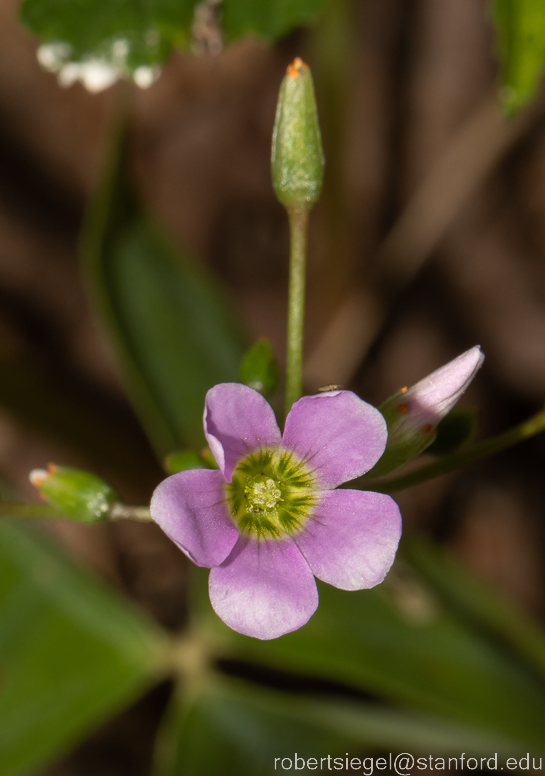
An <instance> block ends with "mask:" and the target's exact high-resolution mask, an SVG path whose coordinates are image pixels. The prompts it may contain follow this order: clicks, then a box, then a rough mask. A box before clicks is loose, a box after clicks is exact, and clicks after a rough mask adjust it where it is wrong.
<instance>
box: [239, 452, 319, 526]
mask: <svg viewBox="0 0 545 776" xmlns="http://www.w3.org/2000/svg"><path fill="white" fill-rule="evenodd" d="M226 487H227V503H228V506H229V512H230V514H231V517H232V519H233V520H234V522H235V523H236V525H237V527H238V529H239V530H240V531H241V533H244V534H246V535H248V536H254V537H256V538H258V539H269V538H274V539H281V538H283V537H285V536H293V535H294V534H296V533H299V532H300V531H301V530H302V528H303V525H304V524H305V522H306V521H307V520H308V518H309V517H310V516H311V514H312V511H313V509H314V506H315V505H316V501H317V489H316V476H315V474H314V472H313V471H312V470H311V469H310V468H309V466H308V465H307V464H306V463H305V462H304V461H302V460H300V459H299V458H298V457H297V456H296V455H295V453H293V452H291V450H282V449H269V448H262V449H260V450H256V451H255V452H253V453H250V454H249V455H247V456H245V457H244V458H242V459H241V460H240V461H239V462H238V464H237V466H236V468H235V470H234V472H233V480H232V482H230V483H228V484H227V486H226Z"/></svg>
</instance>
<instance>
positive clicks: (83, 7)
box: [21, 0, 326, 75]
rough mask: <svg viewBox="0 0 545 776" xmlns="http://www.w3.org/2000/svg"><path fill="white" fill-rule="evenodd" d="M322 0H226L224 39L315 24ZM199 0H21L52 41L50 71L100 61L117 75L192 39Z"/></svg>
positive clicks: (45, 39)
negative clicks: (114, 70)
mask: <svg viewBox="0 0 545 776" xmlns="http://www.w3.org/2000/svg"><path fill="white" fill-rule="evenodd" d="M325 1H326V0H259V2H255V0H224V2H223V3H222V11H221V15H220V17H221V20H222V25H223V28H224V32H225V37H226V39H227V40H228V41H233V40H236V39H237V38H239V37H241V36H243V35H247V34H253V35H256V36H258V37H260V38H262V39H263V40H266V41H269V42H272V41H274V40H276V39H278V38H279V37H281V36H282V35H285V34H286V33H288V32H289V31H290V30H291V29H293V28H294V27H297V26H301V25H308V24H311V23H313V22H314V21H315V20H316V19H317V17H318V14H319V12H320V10H321V8H322V7H323V6H324V4H325ZM198 2H199V0H148V1H147V2H146V3H142V2H140V0H72V2H67V0H25V1H24V2H23V4H22V6H21V20H22V21H23V23H24V24H26V26H27V27H28V28H29V29H30V30H31V31H32V32H33V33H34V34H35V35H37V36H38V37H39V38H40V40H41V41H42V43H45V44H52V45H53V47H54V48H53V49H51V56H53V58H54V59H56V60H57V64H58V66H57V67H56V66H55V65H54V64H53V66H52V67H51V69H53V70H60V69H61V67H62V66H63V65H66V64H68V63H70V62H78V63H81V62H89V61H99V62H101V63H102V64H107V65H110V66H112V67H114V68H115V69H116V70H117V71H119V73H120V74H123V75H129V74H134V72H135V70H137V68H139V67H143V66H144V67H154V66H157V65H160V64H161V63H163V62H164V61H165V60H166V59H167V58H168V56H169V55H170V53H171V51H172V49H173V47H176V46H182V47H187V46H188V44H189V42H190V40H191V28H192V24H193V17H194V10H195V6H196V5H197V4H198Z"/></svg>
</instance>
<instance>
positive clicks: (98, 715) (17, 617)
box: [0, 521, 166, 776]
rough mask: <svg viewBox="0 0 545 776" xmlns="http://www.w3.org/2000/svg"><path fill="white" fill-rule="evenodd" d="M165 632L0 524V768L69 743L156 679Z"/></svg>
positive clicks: (19, 768) (23, 765)
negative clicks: (162, 632)
mask: <svg viewBox="0 0 545 776" xmlns="http://www.w3.org/2000/svg"><path fill="white" fill-rule="evenodd" d="M165 641H166V640H165V638H164V637H163V636H162V634H161V633H160V632H159V631H158V630H157V629H156V628H155V627H154V626H153V625H152V624H151V623H150V622H148V621H147V620H146V619H145V618H144V617H143V616H140V615H139V614H138V613H137V612H136V611H134V610H133V609H132V607H131V606H129V605H128V604H126V603H125V602H124V601H123V600H122V599H121V598H120V597H119V596H118V595H115V594H114V593H113V591H111V590H106V589H105V588H104V587H103V586H102V585H101V584H99V583H98V582H96V581H95V580H93V579H92V578H91V577H89V576H88V575H87V574H84V573H83V572H81V571H79V570H78V569H76V568H75V567H74V566H72V564H71V563H69V562H68V561H67V560H66V559H65V558H64V557H63V556H62V555H60V554H59V553H58V552H57V551H54V550H53V549H52V548H50V547H49V546H48V544H47V543H46V542H45V541H44V540H43V539H41V538H40V537H39V535H38V534H35V533H34V532H31V531H29V530H28V529H25V530H23V529H21V528H20V527H18V526H16V525H14V524H11V523H7V522H5V521H2V522H1V523H0V772H1V773H2V776H23V774H28V773H30V772H31V771H32V772H34V770H35V769H37V768H41V767H43V766H44V764H46V763H47V762H49V761H51V760H53V759H54V758H56V757H59V756H60V755H61V754H63V753H64V752H65V751H66V750H67V749H68V748H69V747H71V746H73V745H74V744H75V743H76V742H77V741H78V740H80V739H81V738H82V737H83V736H84V735H85V734H86V733H87V732H88V731H90V730H91V729H92V728H94V727H95V726H97V725H98V724H100V723H101V722H102V721H103V720H105V719H107V718H108V717H109V716H111V715H113V714H114V713H116V712H117V711H118V710H119V709H120V708H122V707H123V706H125V705H126V704H127V703H129V702H130V701H131V700H133V699H134V698H136V697H137V696H138V695H139V694H140V693H141V692H143V691H144V689H145V687H146V685H147V684H149V683H150V682H151V681H152V680H153V679H154V677H155V676H157V673H158V670H159V668H160V663H161V660H162V655H163V654H164V649H165Z"/></svg>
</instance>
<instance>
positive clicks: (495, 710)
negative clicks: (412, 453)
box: [202, 548, 545, 752]
mask: <svg viewBox="0 0 545 776" xmlns="http://www.w3.org/2000/svg"><path fill="white" fill-rule="evenodd" d="M422 553H423V551H422V552H421V554H422ZM434 555H436V553H434V552H433V550H432V549H431V548H428V549H427V550H426V557H427V558H428V566H432V565H433V568H434V569H435V574H436V575H437V578H436V579H435V578H433V579H432V576H431V573H430V574H429V580H427V579H426V578H425V577H424V576H423V575H422V574H421V573H419V572H418V571H417V570H415V568H414V567H413V566H410V565H408V564H406V563H398V564H397V567H396V568H394V570H393V571H392V572H391V573H390V576H389V578H387V581H386V583H384V584H383V585H382V586H381V587H378V588H375V589H373V590H368V591H361V592H344V591H341V590H337V589H335V588H333V587H329V586H326V585H321V584H320V585H319V590H320V605H319V607H318V610H317V612H316V614H315V615H314V616H313V617H312V618H311V619H310V621H309V623H308V624H307V625H305V626H304V627H303V628H301V629H300V630H299V631H297V632H295V633H291V634H288V635H286V636H283V637H282V638H280V639H276V640H273V641H269V642H258V641H256V640H255V639H250V638H247V637H244V636H240V635H238V634H235V633H234V632H232V631H228V629H227V628H226V627H224V626H223V625H222V624H221V623H220V622H219V621H218V620H212V621H211V622H210V626H209V627H211V628H214V630H215V631H216V632H217V633H218V634H220V633H221V636H222V638H224V639H225V643H226V645H229V649H230V650H231V656H232V657H233V658H235V659H237V660H248V661H250V662H252V663H257V664H262V665H266V666H269V667H271V668H274V669H275V670H281V671H288V672H290V673H293V674H295V673H297V674H303V675H306V676H315V677H320V678H323V679H328V680H332V681H336V682H341V683H342V684H345V685H348V686H351V687H356V688H358V689H360V690H364V691H366V692H370V693H372V694H373V695H377V696H379V697H380V698H383V699H384V700H386V701H388V702H390V703H391V702H395V703H398V704H400V705H402V706H404V707H410V708H413V709H417V710H420V711H421V712H425V713H428V714H434V715H437V717H438V718H439V719H441V720H443V721H444V720H450V722H451V723H452V722H456V723H457V724H462V725H465V726H467V727H472V728H473V730H474V731H475V733H480V734H482V735H485V734H486V735H492V736H496V737H499V738H502V739H503V740H504V741H505V742H509V746H511V748H512V750H513V751H515V750H516V751H521V752H524V750H525V747H526V748H527V747H529V746H531V747H534V748H535V749H536V750H539V751H542V750H543V749H544V745H543V727H542V721H541V720H542V719H543V716H542V715H543V714H545V682H544V681H543V678H542V676H540V673H539V669H538V668H537V667H536V666H537V664H536V660H535V659H534V653H535V651H536V650H538V649H539V648H540V649H541V650H543V649H545V638H544V636H543V634H542V633H541V632H540V631H539V630H538V629H537V628H535V629H534V631H533V634H534V638H535V639H537V643H538V644H539V645H540V646H539V648H538V647H536V646H535V644H534V653H531V652H530V651H529V650H528V649H520V647H519V645H517V648H516V649H515V650H513V649H512V646H513V645H512V644H511V645H510V649H506V646H505V642H504V640H503V639H502V637H501V634H498V632H497V630H494V631H491V630H488V632H485V631H483V628H482V627H481V625H480V623H482V621H483V619H482V617H480V616H479V614H478V613H477V612H473V616H472V617H471V618H468V617H467V616H466V614H465V613H463V612H461V610H460V606H459V602H455V601H453V599H452V598H450V599H447V598H446V596H444V595H443V594H442V588H443V587H451V588H455V589H457V586H458V582H457V580H458V576H459V573H460V572H458V570H457V566H456V565H455V564H450V565H447V564H441V563H440V559H439V556H436V562H435V563H434V564H432V561H431V560H430V557H431V558H433V557H434ZM473 584H474V586H475V588H476V589H479V588H480V587H482V586H479V584H478V583H476V582H474V583H473ZM202 600H203V611H204V612H206V610H208V609H209V604H208V602H206V603H204V596H203V597H202ZM477 600H479V599H477ZM481 600H482V601H484V600H486V601H487V605H488V606H490V601H493V603H494V612H495V613H496V616H497V617H499V616H500V615H498V614H497V613H498V612H501V613H502V614H501V617H502V618H503V621H504V622H507V621H508V620H509V618H512V621H514V622H516V621H517V618H516V617H515V618H514V620H513V617H512V616H513V612H512V610H511V609H510V607H508V606H507V605H506V604H504V603H503V602H502V601H501V599H500V598H499V597H498V596H496V595H494V594H493V593H492V592H488V591H487V592H486V595H485V597H484V598H483V599H481ZM475 606H478V607H480V608H482V607H483V604H482V603H479V604H475ZM203 616H205V615H203Z"/></svg>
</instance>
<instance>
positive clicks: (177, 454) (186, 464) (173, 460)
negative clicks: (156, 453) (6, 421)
mask: <svg viewBox="0 0 545 776" xmlns="http://www.w3.org/2000/svg"><path fill="white" fill-rule="evenodd" d="M164 468H165V471H166V472H167V473H168V474H177V472H185V471H187V469H207V468H208V466H207V464H206V463H205V462H204V459H203V458H202V456H200V455H199V453H196V452H195V451H194V450H174V451H173V452H172V453H169V454H168V455H167V456H166V457H165V460H164Z"/></svg>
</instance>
